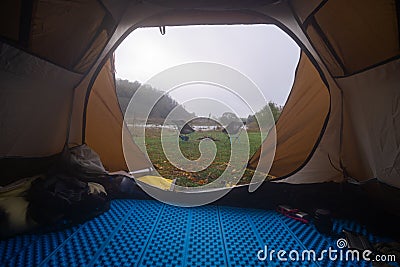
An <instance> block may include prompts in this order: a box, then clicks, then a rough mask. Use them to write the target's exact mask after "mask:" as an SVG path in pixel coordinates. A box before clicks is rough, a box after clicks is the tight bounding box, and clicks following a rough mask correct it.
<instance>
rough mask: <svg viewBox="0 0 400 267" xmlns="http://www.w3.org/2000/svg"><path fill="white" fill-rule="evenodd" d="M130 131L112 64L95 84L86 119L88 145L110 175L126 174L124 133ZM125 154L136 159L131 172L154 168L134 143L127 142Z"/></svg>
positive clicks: (108, 65) (128, 140)
mask: <svg viewBox="0 0 400 267" xmlns="http://www.w3.org/2000/svg"><path fill="white" fill-rule="evenodd" d="M123 129H124V130H127V128H126V126H125V124H124V121H123V116H122V113H121V110H120V107H119V104H118V99H117V95H116V92H115V81H114V72H113V67H112V62H111V60H108V61H107V63H106V64H105V65H104V66H103V68H102V70H101V72H100V74H99V76H98V77H97V79H96V81H95V83H94V84H93V87H92V90H91V93H90V97H89V102H88V107H87V115H86V142H87V144H88V145H89V146H90V147H91V148H93V149H94V150H95V151H96V152H97V153H98V154H99V155H100V158H101V160H102V162H103V165H104V166H105V167H106V169H107V170H109V171H118V170H127V169H128V167H127V165H126V162H125V158H124V154H123V148H122V131H123ZM125 149H126V151H125V152H126V153H127V154H130V155H134V159H133V160H132V162H133V163H132V166H130V167H131V168H132V169H136V170H140V169H145V168H148V167H151V164H150V163H149V161H148V160H147V159H146V158H145V157H144V155H143V153H142V152H141V151H140V149H139V148H138V147H137V146H136V145H135V144H134V143H133V141H132V139H125Z"/></svg>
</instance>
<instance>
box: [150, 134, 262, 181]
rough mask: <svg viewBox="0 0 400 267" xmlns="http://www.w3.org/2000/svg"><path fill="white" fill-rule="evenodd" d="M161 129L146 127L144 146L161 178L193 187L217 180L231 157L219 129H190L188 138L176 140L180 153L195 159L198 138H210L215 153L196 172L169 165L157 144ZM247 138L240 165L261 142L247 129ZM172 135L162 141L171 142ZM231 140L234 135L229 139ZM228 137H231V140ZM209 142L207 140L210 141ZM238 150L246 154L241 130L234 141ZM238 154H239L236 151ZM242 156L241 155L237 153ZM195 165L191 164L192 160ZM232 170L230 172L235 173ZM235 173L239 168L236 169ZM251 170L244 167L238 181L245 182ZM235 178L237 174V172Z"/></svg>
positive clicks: (158, 143)
mask: <svg viewBox="0 0 400 267" xmlns="http://www.w3.org/2000/svg"><path fill="white" fill-rule="evenodd" d="M160 133H161V131H160V130H159V129H147V130H146V149H147V153H148V155H149V157H150V160H151V162H152V163H153V165H154V167H155V168H156V169H157V171H158V172H159V173H160V175H162V176H163V177H165V178H168V179H176V184H177V185H179V186H185V187H193V186H199V185H204V184H208V183H210V182H212V181H214V180H215V179H217V178H218V177H219V176H220V175H221V174H222V173H223V172H224V170H225V169H226V168H227V166H228V162H229V159H230V156H231V146H230V141H229V138H228V136H226V135H225V134H223V133H222V132H219V131H206V132H194V133H192V134H190V135H189V141H182V140H180V141H179V147H180V150H181V152H182V154H183V155H184V156H185V157H186V158H187V159H189V160H196V159H198V158H199V157H200V151H199V143H200V140H198V139H199V138H204V137H211V138H212V139H214V140H215V141H214V143H215V145H216V149H217V150H216V156H215V159H214V161H213V162H212V163H211V165H210V166H208V167H207V168H206V169H204V170H202V171H199V172H186V171H183V170H181V169H179V168H177V167H175V166H173V165H172V164H171V163H170V162H169V161H168V159H167V157H166V155H165V154H164V151H163V149H162V145H161V138H160V137H161V134H160ZM248 137H249V139H248V140H249V149H250V151H249V153H248V157H244V158H245V159H246V161H243V162H241V164H242V165H241V166H245V165H246V163H247V160H248V159H250V158H251V156H252V155H253V154H254V153H255V152H256V151H257V150H258V148H259V147H260V145H261V136H260V133H259V132H248ZM175 138H176V133H174V132H170V133H168V134H167V135H166V138H165V141H166V142H172V141H174V140H176V139H175ZM233 139H234V138H233ZM233 139H232V140H233ZM210 142H211V141H210ZM234 144H235V145H238V147H239V150H240V149H243V153H246V149H245V148H246V145H245V144H246V134H245V132H244V131H243V132H242V133H241V134H240V135H239V138H238V140H237V141H235V142H234ZM239 154H242V153H239ZM241 156H243V155H241ZM193 164H195V163H193ZM235 171H236V170H233V172H230V174H232V175H236V173H235ZM237 172H239V170H238V171H237ZM253 173H254V172H253V171H252V170H250V169H246V170H245V172H244V175H243V177H242V179H241V180H240V182H239V184H246V183H249V182H250V180H251V177H252V176H253ZM237 175H238V177H239V174H237Z"/></svg>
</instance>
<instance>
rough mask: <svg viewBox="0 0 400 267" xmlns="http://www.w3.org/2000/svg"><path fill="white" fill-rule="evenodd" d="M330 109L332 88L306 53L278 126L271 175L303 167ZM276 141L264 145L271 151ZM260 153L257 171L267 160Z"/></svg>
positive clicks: (255, 158)
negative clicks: (330, 91)
mask: <svg viewBox="0 0 400 267" xmlns="http://www.w3.org/2000/svg"><path fill="white" fill-rule="evenodd" d="M329 106H330V97H329V92H328V89H327V88H326V86H325V84H324V83H323V81H322V80H321V77H320V76H319V73H318V72H317V70H316V69H315V67H314V66H313V64H312V63H311V61H310V60H309V59H308V57H307V56H306V55H305V54H304V53H303V54H302V55H301V57H300V62H299V65H298V68H297V72H296V78H295V83H294V85H293V88H292V91H291V93H290V96H289V98H288V100H287V102H286V107H285V109H284V110H283V112H282V114H281V116H280V118H279V120H278V122H277V124H276V136H277V140H276V143H277V145H276V151H275V157H274V162H273V165H272V168H271V170H270V174H271V175H273V176H276V177H282V176H287V175H288V174H290V173H292V172H294V171H295V170H296V169H298V168H300V167H301V166H302V165H303V163H304V162H305V161H306V159H307V157H308V156H309V155H310V154H311V152H312V150H313V147H314V145H315V143H316V141H317V139H318V138H319V136H320V135H321V132H322V130H323V127H324V122H325V119H326V116H327V115H328V112H329ZM272 139H273V138H270V137H267V139H266V140H265V142H264V144H263V146H265V147H266V148H269V147H270V143H271V142H272V143H273V142H274V141H275V140H272ZM260 152H261V150H258V151H257V152H256V154H255V155H254V156H253V157H252V159H251V160H250V164H249V165H250V167H253V168H256V167H257V164H258V162H259V161H265V159H263V158H260V154H261V153H260ZM270 153H271V152H269V153H265V157H271V156H272V157H273V156H274V155H271V154H270ZM272 153H273V151H272ZM261 171H264V172H265V171H266V170H261Z"/></svg>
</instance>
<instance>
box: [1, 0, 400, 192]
mask: <svg viewBox="0 0 400 267" xmlns="http://www.w3.org/2000/svg"><path fill="white" fill-rule="evenodd" d="M0 7H1V8H0V14H1V15H4V16H0V17H1V18H0V19H1V21H2V23H1V26H0V36H1V39H0V40H1V41H0V42H1V43H0V55H1V59H0V78H1V79H0V86H1V91H0V94H1V98H0V99H1V104H2V105H1V106H0V114H1V116H2V121H1V127H2V129H1V132H0V135H1V136H0V137H1V138H0V140H1V141H0V157H1V158H2V159H9V158H13V157H14V158H15V157H23V158H27V157H32V158H40V157H43V158H44V157H48V156H53V155H57V154H58V153H60V152H61V151H62V149H63V147H64V144H65V143H67V144H68V145H69V146H76V145H81V144H83V143H88V144H89V145H91V146H93V147H94V149H95V151H97V153H98V154H99V155H100V157H101V158H102V160H103V161H104V165H105V166H107V167H108V168H110V170H117V169H121V168H126V167H127V166H126V163H124V162H123V157H122V146H121V145H120V144H117V143H118V142H119V141H120V140H121V138H122V137H121V136H122V135H124V136H126V135H128V132H127V131H125V130H126V127H124V126H123V120H122V118H123V117H122V114H121V111H120V109H119V107H118V105H117V101H116V97H115V84H114V83H113V75H112V69H111V68H110V67H109V66H110V65H109V63H106V62H107V60H108V59H109V58H110V57H111V55H112V53H113V51H114V50H115V48H116V47H117V46H118V44H119V43H120V42H121V41H122V40H123V38H124V37H125V36H126V35H127V34H128V33H129V32H130V31H132V30H133V29H134V28H137V27H146V26H165V25H167V26H168V25H189V24H235V23H236V24H237V23H247V24H250V23H276V24H277V25H278V26H280V27H282V28H283V29H284V30H285V31H286V32H287V33H288V34H289V35H290V36H291V37H293V38H294V39H295V40H296V41H297V42H298V44H299V45H300V46H301V48H302V50H303V55H302V60H301V62H300V65H299V67H298V70H297V75H296V80H295V83H294V86H293V90H292V93H291V96H290V98H289V99H288V103H287V104H286V106H285V108H284V111H283V113H282V117H281V119H280V120H279V122H278V125H277V133H278V135H277V140H278V147H277V149H276V156H275V158H274V162H273V165H272V173H275V174H276V176H279V177H278V178H285V179H283V180H282V181H285V182H290V183H313V182H326V181H336V182H341V181H343V180H344V179H346V178H351V179H354V180H358V181H366V180H368V179H371V178H378V179H380V180H381V181H383V182H385V183H388V184H390V185H393V186H396V187H400V182H399V179H398V171H397V170H398V169H399V167H400V162H399V161H398V159H397V158H398V156H397V153H398V140H397V139H398V136H399V134H398V133H397V129H398V127H399V124H400V121H399V120H398V119H397V112H398V111H397V110H398V104H397V101H398V93H397V91H396V88H398V85H399V82H400V81H399V78H398V76H399V75H398V73H399V69H400V66H399V63H398V57H399V54H400V50H399V49H400V48H399V26H398V25H399V20H398V16H399V11H398V10H399V3H398V1H395V0H383V1H373V0H367V1H355V0H351V1H345V0H323V1H318V0H313V1H302V0H292V1H248V2H243V1H238V0H237V1H224V0H220V1H208V0H207V1H206V0H202V1H197V2H187V1H183V0H176V1H172V2H168V3H166V2H162V1H157V0H152V1H124V0H121V1H110V0H104V1H101V0H97V1H95V0H85V1H64V2H60V1H53V0H50V1H42V0H34V1H12V2H10V1H3V2H2V3H1V4H0ZM338 14H340V15H338ZM5 23H6V24H5ZM4 25H7V26H6V27H5V26H4ZM396 58H397V59H396ZM107 66H108V67H107ZM27 118H28V119H27ZM325 118H326V120H325ZM296 125H297V128H295V127H294V126H296ZM124 129H125V130H124ZM101 134H104V135H103V137H101ZM111 139H112V140H111ZM266 142H267V143H268V139H267V141H266ZM131 147H132V149H133V150H132V151H134V152H133V153H128V154H129V156H130V157H131V158H129V159H127V161H128V165H129V164H136V163H137V166H135V167H134V169H140V168H142V167H147V166H148V165H149V162H148V161H146V159H145V157H144V155H143V154H141V153H140V151H139V149H137V147H136V145H134V144H133V143H132V146H131ZM266 147H267V146H266ZM257 160H258V159H257V155H256V156H255V157H254V158H253V159H252V161H251V162H250V165H252V166H256V164H257ZM260 160H261V162H262V160H263V159H262V158H261V159H260ZM132 162H135V163H132ZM258 163H260V161H258ZM7 181H9V180H7ZM10 182H12V181H10Z"/></svg>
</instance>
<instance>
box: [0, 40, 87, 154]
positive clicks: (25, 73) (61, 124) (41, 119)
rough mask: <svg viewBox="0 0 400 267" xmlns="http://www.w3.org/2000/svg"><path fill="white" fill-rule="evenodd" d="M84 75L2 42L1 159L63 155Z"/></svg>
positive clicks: (0, 50)
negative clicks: (74, 99)
mask: <svg viewBox="0 0 400 267" xmlns="http://www.w3.org/2000/svg"><path fill="white" fill-rule="evenodd" d="M80 78H81V76H80V75H78V74H75V73H72V72H70V71H67V70H65V69H63V68H60V67H58V66H55V65H53V64H51V63H48V62H46V61H44V60H42V59H39V58H37V57H34V56H32V55H29V54H27V53H25V52H23V51H21V50H19V49H16V48H14V47H12V46H9V45H7V44H5V43H1V42H0V88H1V90H0V116H1V131H0V140H1V142H0V157H1V158H7V157H17V156H18V157H45V156H51V155H54V154H57V153H59V152H61V151H62V149H63V147H64V145H65V143H66V137H67V135H68V130H69V125H68V123H69V114H70V110H71V105H72V97H73V87H74V84H75V83H76V82H77V81H78V80H79V79H80Z"/></svg>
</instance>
